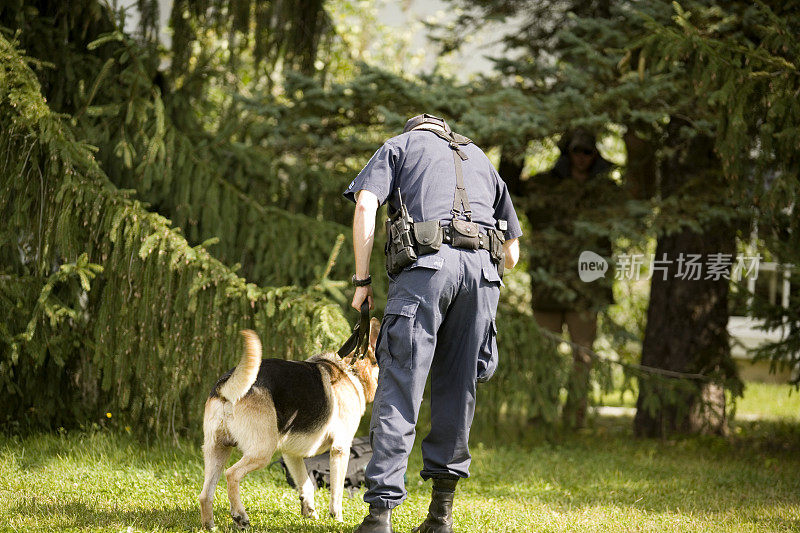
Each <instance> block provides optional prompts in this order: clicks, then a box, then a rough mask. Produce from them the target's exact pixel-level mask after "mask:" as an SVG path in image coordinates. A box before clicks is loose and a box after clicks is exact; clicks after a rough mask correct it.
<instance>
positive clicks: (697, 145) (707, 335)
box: [634, 120, 736, 437]
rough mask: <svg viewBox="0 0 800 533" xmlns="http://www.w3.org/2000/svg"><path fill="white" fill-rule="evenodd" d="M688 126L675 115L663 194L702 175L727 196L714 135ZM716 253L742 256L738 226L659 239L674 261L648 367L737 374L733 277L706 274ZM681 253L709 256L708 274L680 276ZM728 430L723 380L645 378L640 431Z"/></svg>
mask: <svg viewBox="0 0 800 533" xmlns="http://www.w3.org/2000/svg"><path fill="white" fill-rule="evenodd" d="M682 126H685V124H682V123H681V121H678V120H673V121H672V123H671V125H670V127H669V131H668V141H667V148H668V149H669V150H670V155H667V156H666V157H665V159H664V160H663V162H662V164H661V192H662V197H664V198H667V197H670V196H673V195H677V194H680V195H681V196H683V197H685V196H686V195H687V192H688V194H691V190H692V187H693V186H695V185H693V183H692V181H693V180H695V179H698V178H699V179H700V180H701V181H700V182H699V183H700V184H701V185H700V186H701V187H702V189H703V190H707V187H714V188H715V190H718V191H719V196H718V197H719V198H720V199H722V198H723V197H724V189H723V183H722V178H721V172H720V170H719V167H720V165H719V162H718V160H717V158H716V157H715V155H714V154H713V139H711V138H709V137H702V136H700V137H695V138H693V139H690V140H688V141H687V140H686V139H680V138H679V130H680V128H681V127H682ZM698 190H699V189H698ZM721 201H722V200H720V202H721ZM663 216H664V217H668V216H671V217H676V218H677V217H679V216H680V214H679V213H663ZM716 253H723V254H731V256H730V257H731V259H732V261H734V257H735V253H736V247H735V229H734V228H733V227H732V226H731V225H730V223H725V222H723V221H715V222H712V223H708V224H706V225H705V227H703V228H702V231H700V232H695V231H692V230H690V229H683V230H681V231H678V232H676V233H672V234H669V235H662V236H660V237H659V240H658V245H657V249H656V255H655V259H656V260H661V259H663V258H666V260H667V261H669V262H668V263H667V268H666V273H662V272H659V271H657V270H654V271H653V278H652V281H651V288H650V303H649V307H648V310H647V328H646V331H645V338H644V344H643V346H642V364H643V365H646V366H651V367H656V368H661V369H667V370H672V371H678V372H688V373H698V374H704V375H709V374H714V375H715V376H721V377H724V378H734V379H735V377H736V370H735V366H734V365H733V363H732V360H731V358H730V347H729V344H728V332H727V323H728V288H729V284H730V282H729V280H728V279H726V278H725V277H719V279H713V277H712V278H711V279H705V278H706V277H707V276H708V275H709V273H708V272H707V268H706V265H707V264H708V261H709V255H708V254H716ZM681 254H683V257H684V258H685V257H686V255H687V254H701V258H700V260H699V262H700V263H701V264H702V267H703V268H702V271H701V273H700V276H699V277H700V279H682V278H680V277H677V274H678V270H679V265H678V260H679V258H680V257H681ZM685 269H686V267H685V266H684V270H685ZM692 277H694V276H689V278H692ZM726 431H727V421H726V419H725V393H724V390H723V388H722V387H721V386H720V385H717V384H714V383H710V382H705V381H699V380H697V381H691V380H680V382H679V381H678V380H676V379H669V380H667V379H666V378H663V377H661V378H652V377H648V378H642V379H640V380H639V398H638V401H637V412H636V417H635V418H634V432H635V434H636V435H637V436H644V437H663V436H666V435H668V434H670V433H676V432H678V433H698V432H703V433H715V434H724V433H726Z"/></svg>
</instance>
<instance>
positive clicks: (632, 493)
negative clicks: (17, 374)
mask: <svg viewBox="0 0 800 533" xmlns="http://www.w3.org/2000/svg"><path fill="white" fill-rule="evenodd" d="M738 427H739V430H738V432H737V433H736V435H735V437H733V438H730V439H723V438H690V439H677V440H670V441H652V440H635V439H632V438H631V437H630V420H629V419H617V420H613V419H596V420H595V422H594V427H593V429H591V430H587V431H585V432H582V433H579V434H576V435H571V436H567V437H564V438H562V439H561V440H559V441H558V442H550V443H540V444H535V445H533V444H532V445H527V446H524V445H518V444H517V445H495V446H488V445H481V444H475V445H473V447H472V448H473V466H472V473H473V476H472V477H471V478H470V479H469V480H466V481H464V482H462V483H460V484H459V490H458V493H457V497H456V508H455V522H456V531H460V532H492V531H681V532H683V531H765V532H766V531H770V532H772V531H797V530H800V476H798V475H797V472H798V471H800V427H798V425H796V424H786V423H777V422H757V423H747V424H744V425H740V426H738ZM234 458H235V457H234ZM420 466H421V458H420V455H419V448H418V447H415V449H414V452H413V454H412V457H411V461H410V467H409V474H408V479H409V483H408V488H409V497H408V500H407V501H406V503H405V504H403V505H402V506H401V507H399V508H398V509H397V511H396V512H395V516H394V527H395V529H396V530H397V531H398V532H407V531H410V529H411V527H413V526H414V525H417V524H418V522H419V521H420V520H421V519H422V518H423V517H424V515H425V512H426V509H427V504H428V498H429V493H430V485H429V484H422V483H421V481H420V479H419V477H418V476H417V472H418V471H419V469H420ZM201 483H202V459H201V453H200V449H199V443H196V442H189V441H182V442H180V446H176V445H173V444H171V443H157V444H151V445H149V446H145V445H142V444H141V443H139V442H138V441H137V440H135V439H134V438H132V437H130V436H128V435H125V434H119V433H113V432H109V431H99V432H93V433H92V432H90V433H65V434H60V435H59V434H56V435H51V434H47V435H35V436H31V437H27V438H20V437H0V530H2V531H26V532H27V531H191V530H195V529H197V527H198V525H199V510H198V507H197V503H196V495H197V493H198V492H199V490H200V485H201ZM224 485H225V483H224V481H222V482H221V483H220V486H219V487H218V488H217V499H216V502H215V510H214V512H215V518H216V522H217V525H218V527H219V530H221V531H234V528H233V525H232V521H231V520H230V518H229V517H228V515H227V498H226V496H225V492H224ZM242 495H243V500H244V503H245V506H246V507H247V509H248V512H249V514H250V520H251V522H252V524H253V531H314V532H322V531H326V532H333V531H351V530H352V528H353V527H354V526H355V525H356V524H357V523H358V522H359V521H360V519H361V518H362V516H363V515H364V514H365V512H366V505H365V504H364V503H363V501H361V499H360V497H357V498H354V499H348V498H345V504H344V518H345V522H344V524H338V523H336V522H333V521H332V520H329V519H327V518H324V519H320V520H319V521H317V522H312V521H308V520H305V519H303V518H301V517H300V515H299V508H300V505H299V502H298V500H297V497H296V496H295V493H294V492H293V491H292V490H291V489H290V488H289V487H288V485H286V482H285V480H284V479H283V473H282V471H280V469H278V468H277V467H273V468H271V469H264V470H262V471H259V472H256V473H254V474H251V475H250V476H248V477H247V478H246V479H245V481H244V482H243V484H242ZM327 501H328V494H327V491H325V490H321V491H319V492H318V493H317V509H318V511H319V512H320V515H322V516H327V512H326V509H327Z"/></svg>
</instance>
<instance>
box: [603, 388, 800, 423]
mask: <svg viewBox="0 0 800 533" xmlns="http://www.w3.org/2000/svg"><path fill="white" fill-rule="evenodd" d="M596 396H597V397H596V399H595V403H597V404H599V405H607V406H612V407H636V392H635V391H631V390H625V391H612V392H608V393H605V394H599V393H598V394H597V395H596ZM728 398H729V401H730V396H729V397H728ZM735 415H736V416H737V417H739V418H743V419H763V420H783V421H787V422H788V421H794V422H797V423H800V391H798V390H797V389H795V387H794V386H793V385H789V384H778V383H755V382H746V383H745V384H744V395H743V396H742V397H741V398H738V399H737V401H736V410H735Z"/></svg>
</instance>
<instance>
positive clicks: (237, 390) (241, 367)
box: [219, 329, 261, 402]
mask: <svg viewBox="0 0 800 533" xmlns="http://www.w3.org/2000/svg"><path fill="white" fill-rule="evenodd" d="M242 337H244V353H243V354H242V359H241V360H240V361H239V364H238V365H236V368H235V369H234V370H233V374H231V377H229V378H228V381H226V382H225V384H224V385H222V387H220V388H219V394H220V396H222V397H223V398H225V399H226V400H228V401H229V402H236V401H238V400H239V399H240V398H241V397H242V396H244V395H245V394H247V391H249V390H250V387H252V386H253V383H255V382H256V377H257V376H258V369H259V368H261V341H260V340H258V335H256V332H255V331H253V330H251V329H244V330H242Z"/></svg>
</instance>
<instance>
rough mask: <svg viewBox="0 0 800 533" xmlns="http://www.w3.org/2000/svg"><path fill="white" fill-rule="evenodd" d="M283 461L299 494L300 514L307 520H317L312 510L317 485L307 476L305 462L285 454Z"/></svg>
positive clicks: (314, 511)
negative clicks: (307, 518)
mask: <svg viewBox="0 0 800 533" xmlns="http://www.w3.org/2000/svg"><path fill="white" fill-rule="evenodd" d="M283 460H284V462H285V463H286V467H287V468H288V469H289V474H291V475H292V479H293V480H294V486H295V487H297V492H299V493H300V512H301V513H302V514H303V516H307V517H309V518H314V519H317V518H319V515H317V511H316V509H315V508H314V491H315V490H316V488H317V484H316V483H315V482H314V480H312V479H311V477H310V476H309V475H308V470H307V469H306V463H305V461H303V458H302V457H298V456H296V455H289V454H287V453H284V454H283Z"/></svg>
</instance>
